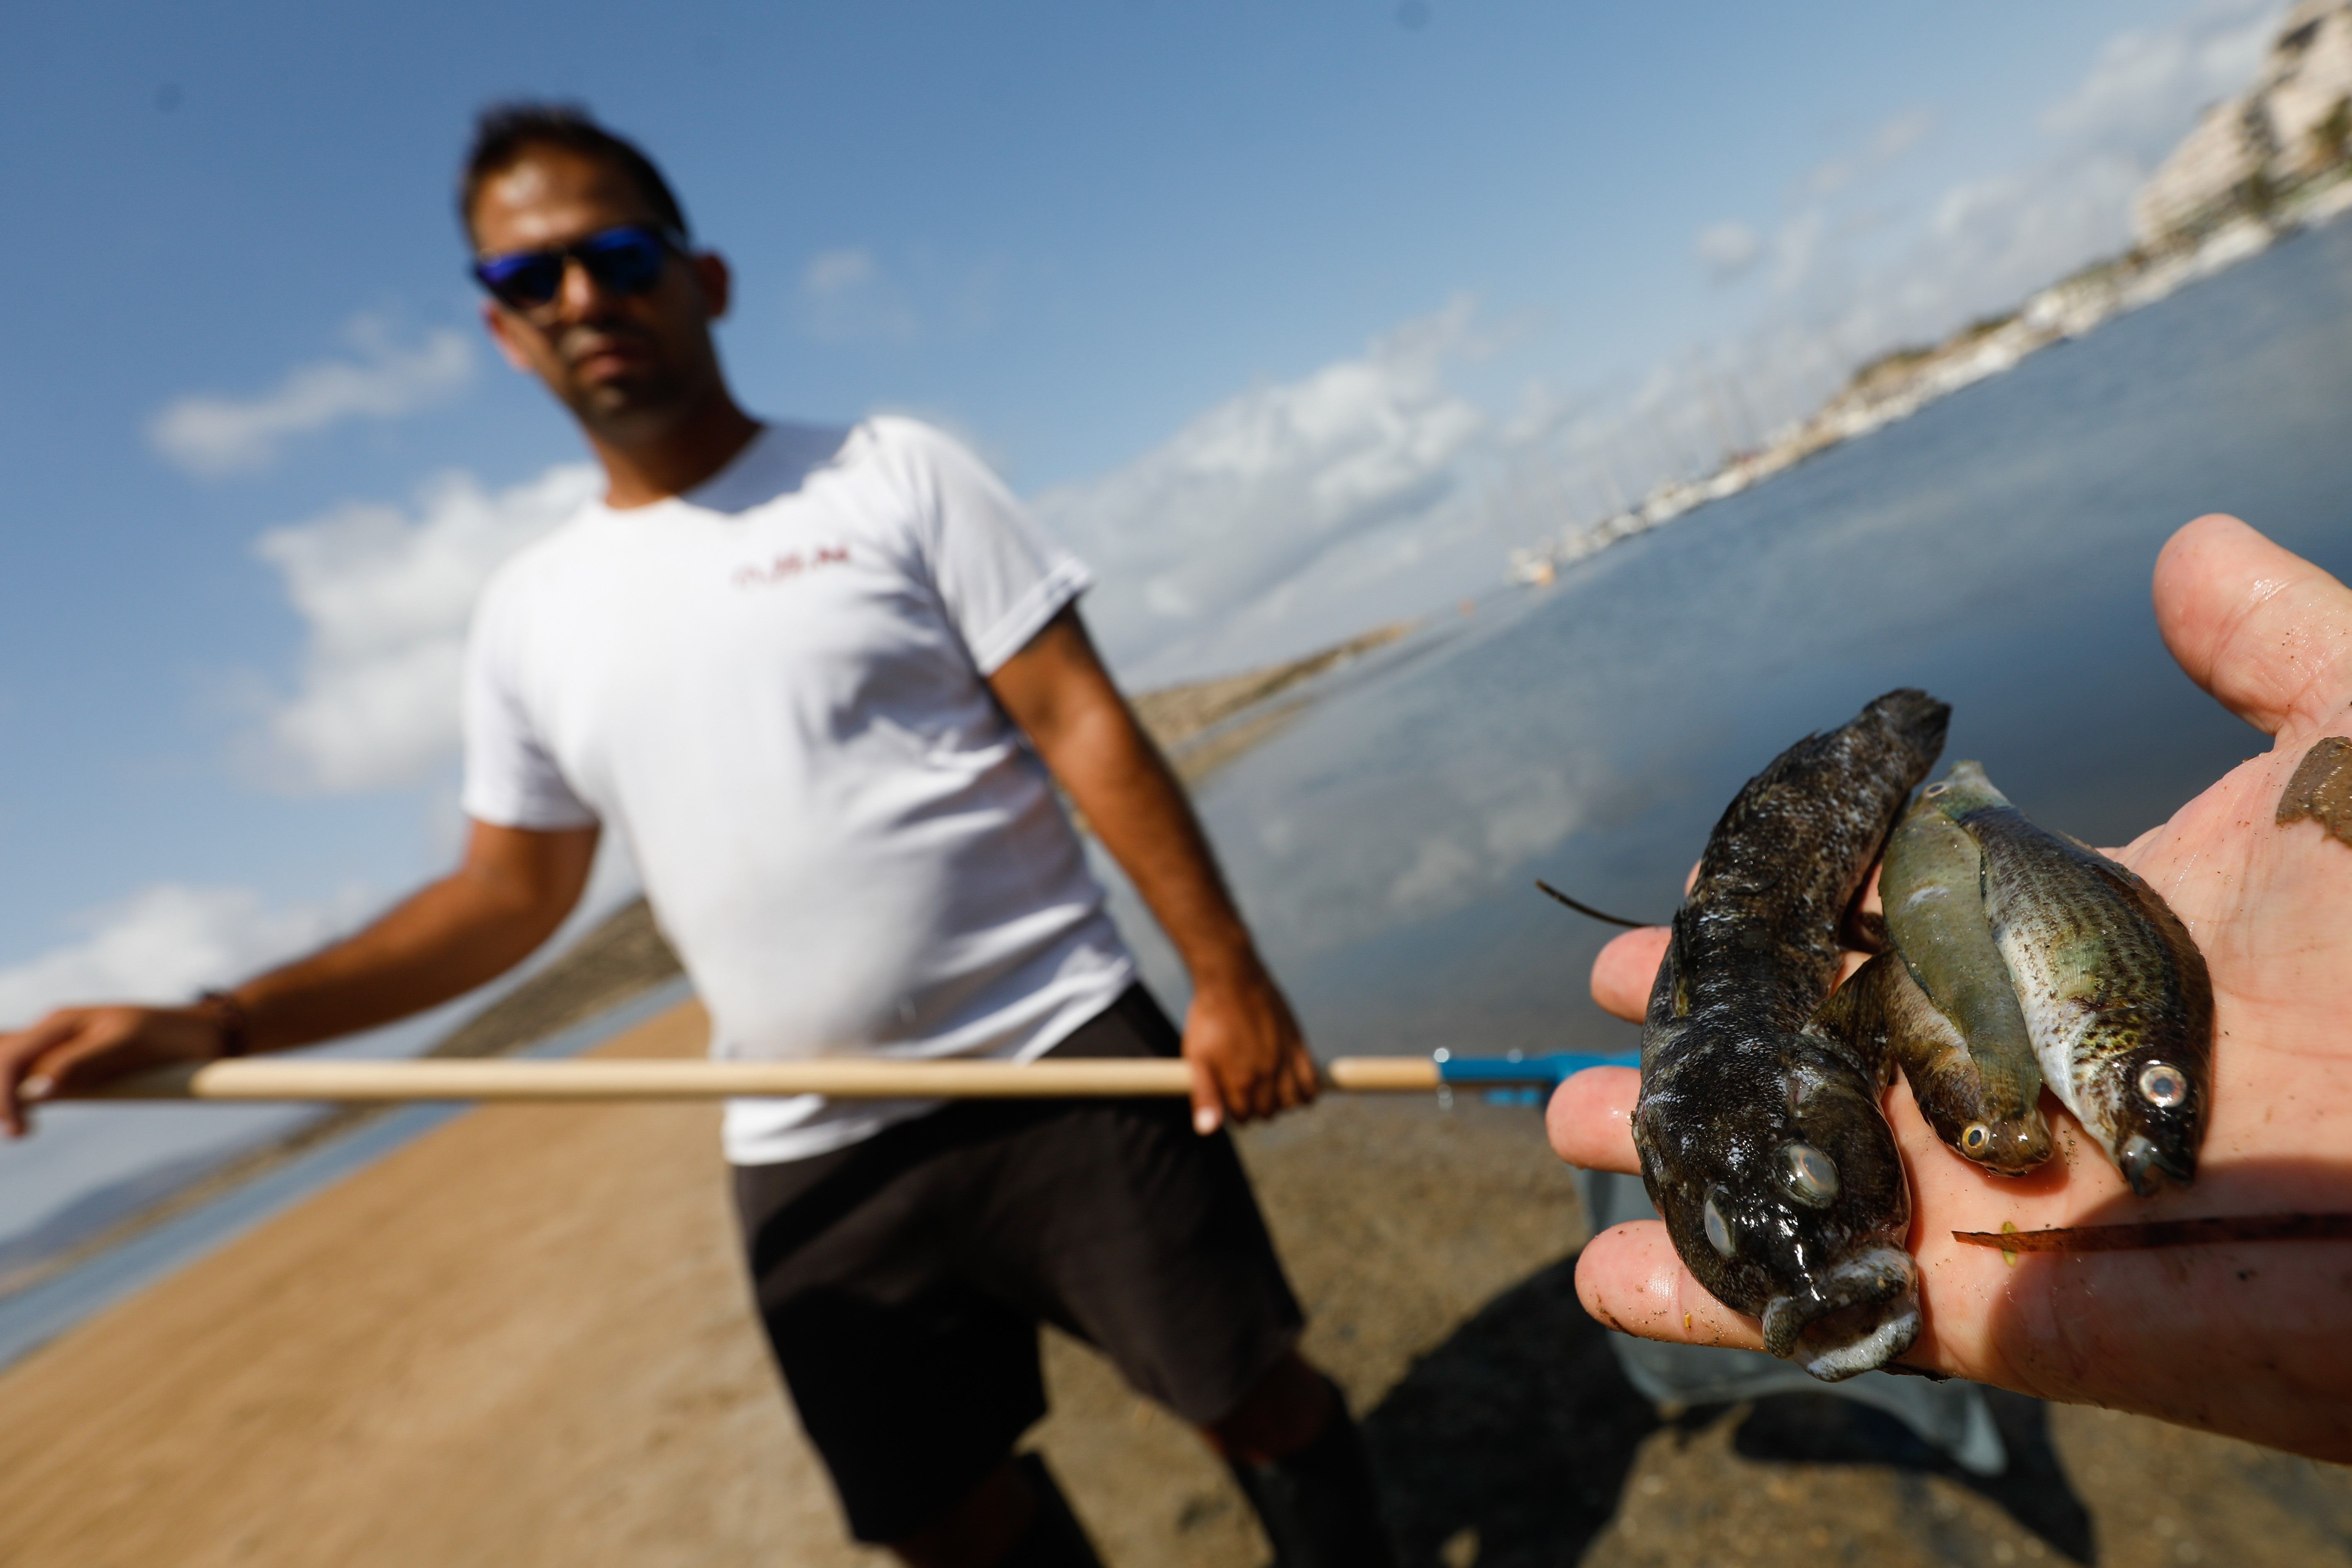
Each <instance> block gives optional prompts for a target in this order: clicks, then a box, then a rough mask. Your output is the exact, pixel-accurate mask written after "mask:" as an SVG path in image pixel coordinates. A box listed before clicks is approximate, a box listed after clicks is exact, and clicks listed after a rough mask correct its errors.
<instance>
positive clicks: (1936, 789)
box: [1920, 784, 1952, 800]
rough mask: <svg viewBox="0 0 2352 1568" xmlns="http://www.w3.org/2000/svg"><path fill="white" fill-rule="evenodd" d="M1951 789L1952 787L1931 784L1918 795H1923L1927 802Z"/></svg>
mask: <svg viewBox="0 0 2352 1568" xmlns="http://www.w3.org/2000/svg"><path fill="white" fill-rule="evenodd" d="M1951 787H1952V786H1951V785H1949V784H1929V785H1928V786H1927V788H1926V789H1925V790H1923V791H1921V792H1920V793H1921V794H1923V795H1926V796H1927V798H1928V799H1929V800H1933V799H1935V798H1936V797H1937V795H1941V794H1943V793H1944V792H1945V791H1946V790H1948V789H1949V788H1951Z"/></svg>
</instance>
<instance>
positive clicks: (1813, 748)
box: [1633, 690, 1951, 1382]
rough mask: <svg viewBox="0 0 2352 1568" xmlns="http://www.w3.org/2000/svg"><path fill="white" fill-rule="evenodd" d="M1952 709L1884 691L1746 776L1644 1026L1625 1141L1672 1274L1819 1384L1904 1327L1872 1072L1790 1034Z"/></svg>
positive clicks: (1898, 1344)
mask: <svg viewBox="0 0 2352 1568" xmlns="http://www.w3.org/2000/svg"><path fill="white" fill-rule="evenodd" d="M1950 714H1951V710H1950V709H1948V708H1947V707H1946V706H1945V705H1944V704H1943V703H1941V702H1938V701H1937V700H1935V699H1934V698H1932V697H1929V696H1928V695H1927V693H1925V692H1923V691H1912V690H1901V691H1890V692H1888V693H1887V694H1886V695H1885V696H1884V697H1881V698H1880V699H1878V700H1876V701H1874V702H1873V703H1872V704H1871V705H1870V706H1869V707H1867V708H1865V709H1864V710H1862V712H1861V714H1860V715H1859V716H1857V717H1856V718H1855V719H1854V720H1853V722H1851V723H1849V724H1847V725H1845V726H1843V728H1841V729H1838V730H1835V731H1831V732H1830V733H1829V734H1826V735H1812V736H1808V737H1807V738H1806V739H1804V740H1802V741H1800V742H1797V744H1795V745H1794V746H1791V747H1790V748H1789V750H1787V751H1786V752H1782V753H1781V754H1780V756H1779V757H1777V758H1776V759H1774V760H1773V762H1772V763H1771V764H1770V765H1769V767H1767V768H1766V769H1765V770H1764V771H1763V772H1762V773H1759V774H1757V775H1756V776H1755V777H1754V778H1752V779H1750V780H1748V783H1747V784H1746V785H1745V786H1744V787H1743V788H1742V789H1741V790H1740V792H1739V794H1738V796H1737V797H1735V798H1734V799H1733V801H1732V803H1731V805H1730V806H1729V807H1728V808H1727V810H1726V811H1725V812H1724V814H1723V818H1722V820H1721V821H1720V822H1718V823H1717V825H1716V827H1715V831H1714V833H1713V834H1712V835H1711V836H1710V837H1708V839H1707V845H1706V854H1705V856H1704V857H1703V858H1701V859H1700V862H1699V868H1698V875H1697V878H1696V880H1695V881H1694V882H1693V883H1692V885H1691V889H1690V891H1689V893H1688V894H1687V895H1686V896H1685V899H1684V900H1683V906H1682V908H1681V909H1680V910H1677V911H1676V912H1675V920H1674V927H1673V932H1672V938H1671V941H1670V942H1669V943H1668V945H1667V951H1666V957H1665V962H1664V963H1663V964H1661V965H1660V967H1659V970H1658V978H1657V983H1656V985H1655V986H1654V989H1653V990H1652V992H1651V994H1650V1005H1649V1015H1648V1018H1647V1021H1646V1023H1645V1024H1644V1026H1643V1031H1642V1090H1641V1096H1640V1099H1639V1100H1638V1101H1637V1102H1636V1104H1635V1107H1634V1110H1633V1143H1634V1147H1635V1148H1636V1149H1637V1150H1638V1151H1639V1152H1640V1153H1641V1158H1642V1181H1643V1185H1644V1186H1645V1187H1647V1188H1648V1190H1649V1194H1650V1200H1651V1202H1653V1203H1654V1204H1655V1205H1657V1208H1658V1212H1659V1214H1660V1215H1662V1216H1664V1220H1665V1222H1666V1228H1667V1231H1668V1234H1670V1235H1671V1236H1672V1237H1673V1238H1674V1243H1675V1251H1676V1252H1677V1253H1679V1254H1680V1255H1681V1258H1682V1260H1683V1262H1684V1263H1685V1265H1686V1266H1688V1268H1690V1271H1691V1272H1692V1273H1693V1274H1694V1275H1695V1276H1696V1277H1697V1279H1698V1280H1699V1283H1701V1284H1702V1285H1704V1286H1706V1289H1708V1290H1709V1291H1710V1292H1712V1293H1713V1294H1714V1296H1715V1297H1716V1299H1717V1300H1719V1301H1721V1302H1723V1304H1724V1305H1726V1306H1727V1307H1729V1308H1731V1309H1732V1310H1735V1311H1739V1312H1746V1313H1748V1314H1750V1315H1753V1316H1756V1317H1759V1318H1761V1319H1762V1320H1763V1331H1764V1343H1765V1347H1766V1348H1767V1349H1768V1350H1769V1351H1771V1352H1772V1353H1773V1354H1775V1355H1778V1356H1781V1357H1784V1358H1787V1359H1789V1360H1791V1361H1795V1362H1797V1363H1800V1364H1801V1365H1802V1366H1803V1367H1804V1368H1805V1370H1806V1371H1807V1372H1809V1373H1812V1374H1813V1375H1814V1376H1815V1377H1818V1378H1821V1379H1822V1381H1824V1382H1835V1381H1837V1380H1838V1379H1841V1378H1845V1377H1851V1376H1853V1374H1854V1373H1859V1372H1865V1371H1868V1370H1869V1369H1871V1368H1873V1367H1876V1366H1879V1365H1882V1364H1884V1363H1885V1362H1887V1361H1889V1360H1891V1359H1893V1358H1894V1357H1895V1356H1898V1355H1900V1354H1902V1353H1903V1352H1904V1351H1906V1349H1908V1348H1909V1347H1910V1344H1911V1342H1912V1340H1913V1339H1914V1338H1915V1337H1916V1335H1917V1333H1918V1331H1919V1293H1918V1272H1917V1268H1916V1265H1914V1264H1913V1262H1912V1260H1911V1258H1910V1256H1909V1255H1908V1254H1907V1253H1906V1252H1905V1251H1904V1249H1903V1243H1904V1239H1905V1235H1906V1231H1907V1230H1908V1228H1909V1226H1910V1219H1911V1198H1910V1189H1909V1185H1908V1184H1907V1182H1906V1178H1905V1175H1904V1172H1903V1165H1902V1161H1901V1157H1900V1155H1899V1154H1898V1153H1897V1152H1896V1149H1895V1135H1894V1133H1893V1131H1891V1130H1890V1129H1889V1128H1888V1127H1887V1124H1886V1118H1885V1115H1884V1113H1882V1112H1881V1110H1879V1103H1878V1100H1879V1094H1880V1091H1881V1090H1882V1089H1884V1088H1885V1084H1886V1081H1887V1078H1886V1074H1887V1062H1886V1059H1885V1056H1884V1054H1883V1053H1880V1054H1878V1055H1875V1056H1874V1055H1872V1054H1871V1052H1870V1051H1869V1050H1868V1049H1866V1048H1864V1047H1861V1046H1858V1045H1857V1044H1856V1043H1855V1042H1854V1041H1853V1040H1852V1039H1848V1038H1839V1037H1831V1036H1828V1035H1824V1034H1819V1033H1808V1032H1806V1027H1805V1026H1806V1025H1807V1023H1808V1021H1809V1020H1811V1017H1812V1016H1813V1014H1814V1012H1815V1011H1816V1010H1817V1009H1818V1008H1819V1007H1820V1006H1821V1005H1822V1002H1823V1000H1824V999H1826V998H1827V997H1828V995H1829V994H1830V992H1831V989H1832V987H1833V986H1834V985H1835V984H1836V983H1837V977H1838V971H1839V968H1840V964H1841V961H1842V954H1841V952H1840V950H1839V944H1838V930H1839V925H1840V921H1841V920H1842V918H1843V916H1844V915H1845V913H1846V910H1847V909H1848V907H1849V906H1850V905H1851V904H1852V903H1853V897H1854V894H1855V892H1856V891H1857V890H1858V889H1860V888H1861V886H1862V883H1863V879H1864V875H1865V874H1866V873H1867V872H1868V870H1869V868H1870V865H1871V862H1872V861H1874V860H1875V859H1876V858H1878V853H1879V850H1880V847H1882V846H1883V845H1884V844H1885V842H1886V835H1887V831H1888V829H1889V828H1891V827H1892V826H1894V824H1895V815H1896V813H1898V812H1899V811H1901V809H1902V808H1903V803H1904V801H1905V800H1906V799H1907V798H1908V797H1909V795H1910V794H1911V791H1912V788H1913V787H1914V786H1915V785H1916V784H1918V782H1919V781H1920V780H1921V779H1922V778H1925V777H1926V776H1927V770H1928V769H1929V768H1930V767H1932V766H1933V765H1934V764H1935V760H1936V754H1937V752H1938V751H1940V750H1941V749H1942V746H1943V742H1944V729H1945V725H1946V723H1947V722H1948V720H1949V718H1950Z"/></svg>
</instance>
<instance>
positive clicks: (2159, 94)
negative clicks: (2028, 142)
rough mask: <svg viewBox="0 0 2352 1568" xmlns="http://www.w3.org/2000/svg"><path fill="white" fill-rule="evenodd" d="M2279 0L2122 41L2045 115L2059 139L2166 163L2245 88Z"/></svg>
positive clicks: (2213, 12)
mask: <svg viewBox="0 0 2352 1568" xmlns="http://www.w3.org/2000/svg"><path fill="white" fill-rule="evenodd" d="M2280 9H2281V8H2280V7H2279V6H2278V5H2274V4H2273V3H2272V0H2209V3H2208V4H2205V5H2199V6H2198V7H2196V8H2195V9H2194V10H2192V11H2190V12H2189V15H2188V16H2185V17H2183V18H2181V19H2180V20H2179V21H2177V22H2175V23H2173V24H2171V25H2170V26H2164V27H2154V28H2146V29H2141V28H2134V29H2131V30H2130V31H2127V32H2123V33H2118V34H2116V36H2115V37H2112V38H2110V39H2108V40H2107V42H2106V44H2105V46H2104V47H2102V48H2101V49H2100V51H2099V58H2098V60H2097V62H2096V63H2095V64H2094V65H2093V66H2092V68H2091V70H2090V73H2089V74H2088V75H2087V76H2085V77H2084V79H2083V80H2082V82H2081V83H2080V84H2079V85H2077V86H2076V87H2075V89H2074V91H2072V92H2070V93H2068V94H2067V95H2066V96H2065V97H2064V98H2063V99H2061V100H2058V101H2057V102H2056V103H2054V104H2053V105H2051V106H2050V108H2049V109H2047V110H2044V111H2043V113H2042V121H2041V123H2042V129H2043V130H2044V131H2046V132H2050V133H2052V134H2053V135H2055V136H2060V137H2064V138H2069V139H2073V140H2075V141H2078V142H2085V143H2091V144H2095V145H2103V146H2111V147H2117V148H2119V149H2120V150H2122V151H2124V152H2126V153H2130V154H2133V155H2135V156H2138V157H2142V158H2148V159H2153V158H2157V157H2160V156H2162V155H2163V153H2166V152H2167V151H2168V150H2169V149H2170V148H2171V146H2172V144H2173V143H2174V142H2177V141H2179V139H2180V135H2181V133H2182V132H2184V131H2186V130H2187V129H2188V127H2189V121H2190V119H2191V117H2193V116H2194V115H2195V114H2196V112H2197V111H2198V110H2200V109H2201V108H2202V107H2204V106H2205V105H2206V104H2208V103H2210V102H2212V101H2213V100H2216V99H2220V98H2225V97H2227V96H2229V95H2230V94H2231V93H2233V92H2237V91H2240V90H2241V89H2243V88H2245V87H2246V86H2247V85H2248V83H2249V82H2251V81H2252V79H2253V75H2254V68H2255V66H2256V65H2257V64H2258V63H2259V62H2260V61H2261V59H2262V57H2263V47H2265V46H2266V45H2267V44H2268V43H2269V41H2270V38H2271V37H2272V35H2273V32H2274V31H2275V30H2276V27H2277V19H2278V15H2279V11H2280Z"/></svg>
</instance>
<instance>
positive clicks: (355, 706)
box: [254, 463, 603, 791]
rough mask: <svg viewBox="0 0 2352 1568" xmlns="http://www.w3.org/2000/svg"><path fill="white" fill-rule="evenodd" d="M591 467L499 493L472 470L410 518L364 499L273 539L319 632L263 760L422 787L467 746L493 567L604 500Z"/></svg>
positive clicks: (331, 778)
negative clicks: (467, 702)
mask: <svg viewBox="0 0 2352 1568" xmlns="http://www.w3.org/2000/svg"><path fill="white" fill-rule="evenodd" d="M602 482H603V481H602V478H601V476H600V475H599V474H598V472H597V470H596V469H595V468H594V467H593V466H592V465H589V464H584V463H581V464H563V465H560V466H558V467H555V468H550V469H548V470H547V471H546V472H545V473H543V474H541V476H540V477H539V478H538V479H533V480H531V481H530V482H529V483H527V484H520V485H516V486H513V487H512V488H510V489H504V490H499V491H496V492H491V491H487V490H485V489H483V488H482V486H481V484H480V483H479V481H478V480H476V479H474V478H473V477H472V476H470V475H467V474H463V473H452V474H445V475H442V476H441V477H439V478H437V479H434V480H432V481H431V482H429V483H428V484H426V485H425V487H424V489H423V490H422V491H421V493H420V495H419V497H418V500H417V504H416V506H415V510H414V512H413V514H412V513H411V512H410V511H407V510H403V509H401V508H399V507H396V506H388V505H383V504H377V503H354V504H352V505H349V506H344V507H340V508H337V509H336V510H333V511H331V512H328V513H326V514H325V515H324V516H321V517H319V518H315V519H313V520H311V521H309V522H304V523H299V524H296V525H295V526H293V527H289V528H281V529H277V530H274V531H271V532H268V533H266V534H264V535H262V537H261V538H260V539H259V540H258V541H257V542H256V543H255V546H254V549H255V551H256V552H257V553H258V554H259V555H260V556H261V558H262V559H263V560H265V561H268V563H270V564H271V565H273V566H275V567H277V568H278V572H279V573H280V574H282V575H283V576H284V578H285V581H286V591H287V596H288V598H289V599H290V600H291V601H292V603H293V605H294V608H295V610H296V611H297V612H298V613H299V615H300V616H301V617H302V619H303V621H304V622H305V623H306V624H307V626H308V627H309V630H310V638H309V646H308V647H307V649H306V651H305V653H304V656H303V668H302V676H301V684H300V688H299V690H298V691H296V692H295V693H294V694H293V695H292V696H291V697H289V698H287V699H285V700H282V701H279V702H278V703H276V704H274V705H273V707H272V710H271V711H270V712H269V714H268V718H267V721H266V725H265V729H264V732H263V734H262V736H261V737H260V740H261V746H262V752H263V755H262V761H263V763H264V764H265V766H266V768H267V769H268V771H269V772H270V773H273V774H275V775H276V776H278V778H279V779H280V780H281V782H283V783H285V784H289V785H290V786H292V787H296V788H300V789H311V790H321V791H343V790H364V789H382V788H386V787H389V786H393V785H397V784H412V783H415V782H416V781H418V780H420V779H422V778H423V777H425V775H426V774H428V773H431V772H432V770H433V769H434V768H436V767H437V766H439V765H441V764H442V763H445V762H446V760H447V759H448V758H449V757H450V756H452V755H453V754H454V753H455V752H456V749H457V679H458V669H459V666H460V664H461V662H462V658H463V654H464V648H465V637H466V623H467V617H468V616H469V615H470V614H471V613H472V610H473V605H474V600H475V598H476V596H477V595H479V594H480V592H481V589H482V584H484V583H485V582H486V581H487V580H488V577H489V575H490V573H491V572H492V571H493V570H494V569H495V568H496V567H497V566H498V564H499V563H500V562H502V561H504V560H505V559H506V558H507V557H508V556H509V555H511V554H513V553H514V552H516V551H517V550H520V548H522V546H524V545H526V544H528V543H530V542H531V541H532V540H534V539H537V538H538V537H540V536H541V534H543V533H545V532H547V531H549V530H550V529H551V528H553V527H554V526H555V525H556V524H557V523H559V522H561V521H563V519H564V518H566V517H568V516H569V515H571V513H572V511H573V510H576V509H577V508H578V507H580V506H581V505H582V504H583V502H585V501H587V500H591V499H593V497H594V496H595V495H597V494H598V493H599V491H600V489H601V488H602Z"/></svg>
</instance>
